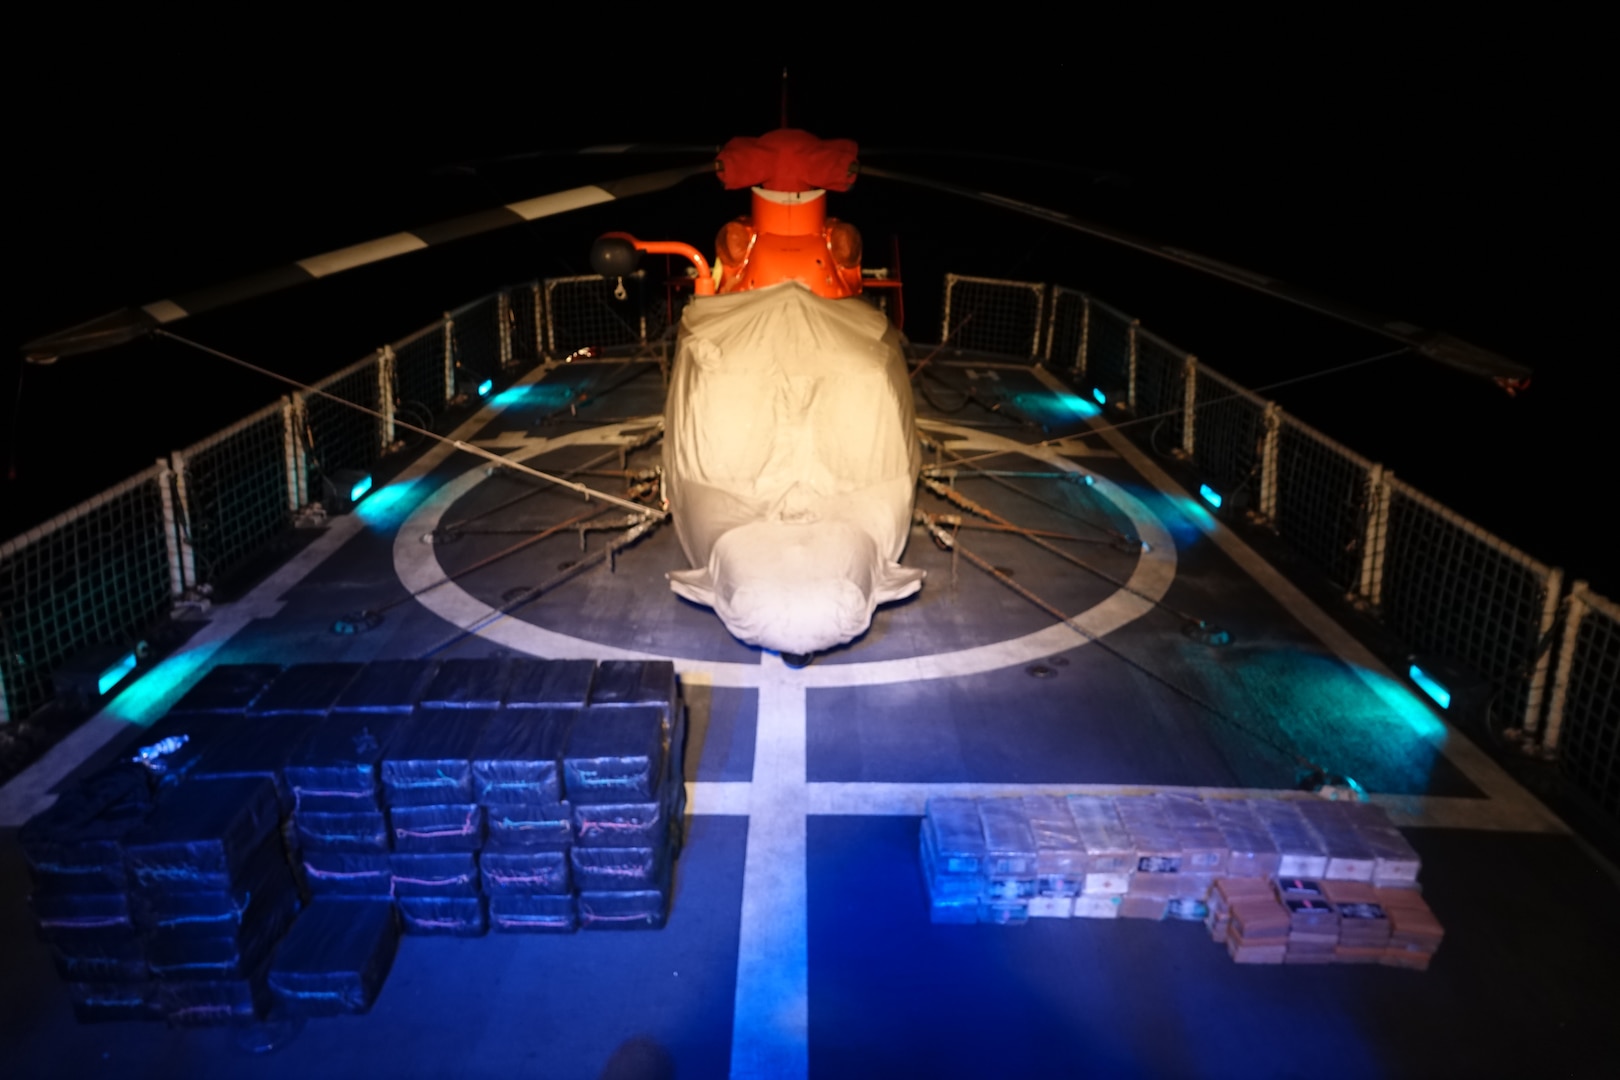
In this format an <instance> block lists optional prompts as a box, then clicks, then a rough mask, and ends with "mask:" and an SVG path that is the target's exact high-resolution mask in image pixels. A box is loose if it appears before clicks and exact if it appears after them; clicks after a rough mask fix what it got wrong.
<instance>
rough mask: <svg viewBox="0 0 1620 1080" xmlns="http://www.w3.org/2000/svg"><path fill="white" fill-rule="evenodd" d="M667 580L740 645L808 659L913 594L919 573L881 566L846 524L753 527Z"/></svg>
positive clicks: (867, 540) (865, 540)
mask: <svg viewBox="0 0 1620 1080" xmlns="http://www.w3.org/2000/svg"><path fill="white" fill-rule="evenodd" d="M669 578H670V584H671V586H672V587H673V588H674V590H675V592H676V593H677V594H679V595H681V596H684V597H686V598H687V599H688V600H693V601H695V602H697V603H700V604H707V605H709V606H711V607H713V608H714V610H715V614H717V615H719V616H720V620H721V622H723V623H725V625H726V629H727V630H729V631H731V633H732V634H733V635H735V636H736V637H737V638H738V639H739V640H741V641H743V642H746V643H747V644H750V645H759V646H761V647H763V648H767V649H774V650H776V651H778V652H787V653H815V652H821V651H823V650H826V649H830V648H832V647H833V646H835V645H840V644H842V643H843V642H846V641H850V640H852V639H853V638H856V637H859V636H860V635H861V634H863V633H865V632H866V628H867V626H868V625H870V623H871V621H872V612H873V611H874V610H875V609H876V608H877V606H878V604H881V603H886V602H888V601H890V600H898V599H900V598H902V597H905V596H909V595H911V594H912V593H914V592H916V591H917V589H918V588H920V587H921V585H922V578H923V572H922V571H920V570H908V569H906V568H904V567H901V566H896V565H893V564H887V561H886V560H884V559H883V558H881V557H880V556H879V555H878V552H877V546H876V544H875V543H874V542H873V540H872V538H871V536H869V535H868V534H867V533H866V532H865V531H864V530H862V529H859V528H857V527H855V526H853V525H851V524H849V523H847V522H840V521H829V522H817V523H813V524H802V525H801V524H787V523H783V522H755V523H752V524H748V525H743V526H740V527H738V528H735V529H733V530H731V531H730V532H728V533H726V534H725V535H724V536H722V537H721V538H720V539H719V541H717V542H716V543H715V546H714V550H713V552H712V553H711V555H710V557H709V565H708V566H707V567H706V568H704V569H703V570H686V571H677V572H675V573H672V574H670V575H669Z"/></svg>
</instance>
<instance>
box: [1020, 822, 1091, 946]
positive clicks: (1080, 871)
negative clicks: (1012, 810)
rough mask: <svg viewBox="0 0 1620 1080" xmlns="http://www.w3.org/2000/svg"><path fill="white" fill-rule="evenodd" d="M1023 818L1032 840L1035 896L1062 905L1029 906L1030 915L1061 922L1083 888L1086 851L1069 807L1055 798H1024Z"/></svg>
mask: <svg viewBox="0 0 1620 1080" xmlns="http://www.w3.org/2000/svg"><path fill="white" fill-rule="evenodd" d="M1024 816H1025V819H1026V820H1028V822H1029V828H1030V832H1031V833H1033V834H1034V837H1035V895H1036V897H1037V898H1039V899H1041V900H1054V901H1062V900H1067V901H1069V903H1067V904H1063V903H1054V904H1045V903H1043V904H1040V905H1031V907H1030V915H1032V916H1036V917H1057V918H1065V917H1067V916H1068V915H1070V914H1072V913H1073V911H1074V904H1073V902H1072V901H1073V900H1074V897H1076V896H1078V895H1079V893H1080V890H1081V888H1082V887H1083V886H1084V885H1085V878H1086V849H1085V844H1084V843H1083V842H1082V841H1081V839H1080V829H1079V827H1078V826H1077V825H1076V824H1075V821H1074V815H1073V814H1071V813H1069V804H1068V802H1067V801H1065V800H1064V799H1063V798H1061V797H1060V796H1056V795H1026V796H1025V797H1024Z"/></svg>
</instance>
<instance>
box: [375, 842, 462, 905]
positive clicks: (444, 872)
mask: <svg viewBox="0 0 1620 1080" xmlns="http://www.w3.org/2000/svg"><path fill="white" fill-rule="evenodd" d="M388 864H389V866H390V867H391V868H392V869H393V872H394V895H395V896H477V895H478V856H477V855H476V854H474V853H473V852H471V851H442V852H432V853H424V852H417V851H396V852H394V853H393V854H392V855H390V856H389V857H388Z"/></svg>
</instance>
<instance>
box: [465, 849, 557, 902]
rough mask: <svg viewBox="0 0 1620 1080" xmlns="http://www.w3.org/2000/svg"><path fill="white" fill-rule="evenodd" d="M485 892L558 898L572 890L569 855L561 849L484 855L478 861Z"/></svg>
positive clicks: (497, 852) (490, 852)
mask: <svg viewBox="0 0 1620 1080" xmlns="http://www.w3.org/2000/svg"><path fill="white" fill-rule="evenodd" d="M479 869H480V870H482V872H483V876H484V891H485V892H487V893H489V894H490V895H491V896H494V895H495V894H497V893H525V894H538V893H547V894H552V895H558V894H562V893H566V892H570V891H571V890H572V888H573V886H572V883H571V881H570V878H569V873H568V852H567V851H566V850H564V849H563V848H550V849H535V850H532V851H486V852H484V853H483V856H482V857H481V858H480V860H479Z"/></svg>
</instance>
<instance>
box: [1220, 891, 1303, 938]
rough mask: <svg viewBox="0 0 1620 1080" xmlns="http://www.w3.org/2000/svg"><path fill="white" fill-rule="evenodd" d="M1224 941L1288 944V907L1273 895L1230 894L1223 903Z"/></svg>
mask: <svg viewBox="0 0 1620 1080" xmlns="http://www.w3.org/2000/svg"><path fill="white" fill-rule="evenodd" d="M1227 911H1228V914H1229V919H1230V921H1229V923H1228V927H1227V940H1228V941H1229V942H1230V941H1232V940H1233V939H1236V940H1238V941H1239V943H1242V944H1249V945H1278V946H1285V945H1287V944H1288V930H1289V926H1290V920H1289V914H1288V909H1287V908H1285V907H1283V904H1282V901H1281V900H1278V899H1277V897H1276V896H1235V895H1234V896H1233V897H1232V898H1231V900H1230V902H1229V904H1228V906H1227Z"/></svg>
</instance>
